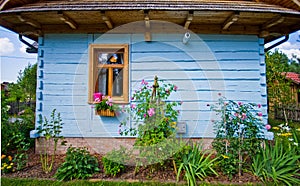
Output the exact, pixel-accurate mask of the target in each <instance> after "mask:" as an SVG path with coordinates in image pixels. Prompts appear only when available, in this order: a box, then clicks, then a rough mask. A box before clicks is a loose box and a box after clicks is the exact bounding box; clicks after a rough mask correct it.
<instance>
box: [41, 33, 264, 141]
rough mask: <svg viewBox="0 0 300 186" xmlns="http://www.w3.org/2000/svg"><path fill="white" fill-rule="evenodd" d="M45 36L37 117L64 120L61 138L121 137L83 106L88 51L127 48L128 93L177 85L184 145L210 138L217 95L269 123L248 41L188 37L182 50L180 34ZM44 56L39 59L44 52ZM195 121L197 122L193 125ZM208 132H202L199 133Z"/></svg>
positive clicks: (253, 42)
mask: <svg viewBox="0 0 300 186" xmlns="http://www.w3.org/2000/svg"><path fill="white" fill-rule="evenodd" d="M152 39H153V42H144V35H143V34H133V35H131V34H107V35H100V34H95V35H93V34H45V36H44V38H40V39H39V42H40V43H41V45H40V47H39V52H40V53H42V54H43V55H41V56H40V57H39V66H38V68H39V71H38V72H39V76H38V82H39V83H38V87H39V90H38V92H39V95H40V96H39V98H40V99H39V102H38V108H37V109H38V113H39V114H42V115H44V116H50V113H51V111H52V109H53V108H56V109H57V110H58V112H61V116H62V119H63V122H64V123H65V126H64V129H63V130H64V131H63V134H64V135H65V136H66V137H84V136H85V137H109V136H114V137H117V136H118V132H117V130H118V125H119V123H120V121H119V120H118V118H104V117H99V116H97V115H95V113H94V109H93V108H92V106H91V105H89V104H88V103H87V99H88V98H87V93H88V77H89V69H88V68H89V67H88V64H89V56H88V54H89V53H88V44H89V43H102V44H114V43H118V44H122V43H128V44H130V46H129V50H130V54H129V58H130V60H129V61H130V64H129V69H130V92H132V91H133V90H134V89H136V88H137V87H138V85H139V82H140V81H141V80H142V79H146V80H149V81H153V76H154V75H158V76H159V77H160V78H161V79H165V80H167V81H169V82H172V83H174V84H176V85H177V86H178V87H179V91H178V92H177V93H176V95H174V96H171V99H172V100H175V101H183V103H184V104H183V105H182V107H181V114H180V120H183V121H187V124H188V126H187V131H188V132H187V134H185V135H183V136H184V137H213V136H214V134H213V130H212V123H211V121H210V120H211V119H213V118H215V115H214V114H213V113H211V112H210V110H209V107H207V106H206V105H207V104H208V103H209V104H212V103H214V102H215V101H217V98H218V93H222V95H224V96H226V97H227V98H228V99H233V100H236V101H243V102H255V103H260V104H263V110H264V111H263V112H264V119H265V120H266V118H267V115H266V106H267V100H266V85H265V64H264V58H263V54H262V49H263V44H262V43H263V42H262V41H261V39H259V38H258V37H256V36H248V35H247V36H246V35H197V36H196V35H192V39H191V41H190V42H189V43H188V44H187V45H184V44H182V42H181V40H182V35H181V34H152ZM42 51H43V52H42ZM196 116H197V117H196ZM203 129H205V130H206V131H203Z"/></svg>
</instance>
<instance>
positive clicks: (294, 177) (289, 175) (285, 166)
mask: <svg viewBox="0 0 300 186" xmlns="http://www.w3.org/2000/svg"><path fill="white" fill-rule="evenodd" d="M264 145H265V148H262V149H260V151H259V152H258V153H257V154H256V155H255V156H253V158H252V161H253V163H252V172H253V174H254V175H256V176H257V177H259V178H260V179H261V180H262V181H263V182H268V181H272V182H274V183H275V184H276V185H278V184H281V183H285V184H287V185H297V184H299V183H300V179H299V177H300V173H299V171H300V169H299V165H298V164H297V162H298V161H299V160H300V155H297V154H296V151H295V150H294V149H290V150H285V147H284V144H282V143H281V142H280V141H278V140H275V144H274V145H273V144H271V143H268V142H265V143H264Z"/></svg>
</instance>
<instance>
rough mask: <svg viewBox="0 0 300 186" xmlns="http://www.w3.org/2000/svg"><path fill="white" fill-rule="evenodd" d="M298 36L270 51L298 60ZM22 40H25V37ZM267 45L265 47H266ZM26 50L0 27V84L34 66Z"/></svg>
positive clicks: (13, 34)
mask: <svg viewBox="0 0 300 186" xmlns="http://www.w3.org/2000/svg"><path fill="white" fill-rule="evenodd" d="M299 35H300V30H299V31H297V32H295V33H293V34H290V38H289V40H288V41H287V42H285V43H283V44H281V45H279V46H278V47H276V48H274V49H272V50H271V51H274V50H275V49H278V50H280V51H282V52H283V53H285V54H287V56H288V57H289V58H290V59H291V58H292V57H293V55H296V56H297V57H298V58H300V38H299ZM23 38H24V39H26V38H25V37H23ZM281 39H282V38H281ZM281 39H279V40H281ZM26 40H27V41H28V42H29V43H33V42H34V41H32V40H30V39H26ZM275 42H276V41H275ZM271 44H272V43H271ZM269 45H270V44H269ZM269 45H266V47H268V46H269ZM26 48H27V46H26V45H25V44H23V43H22V42H21V41H19V39H18V34H16V33H14V32H11V31H9V30H7V29H5V28H3V27H0V66H1V73H0V77H1V79H0V82H16V81H17V77H18V75H19V72H20V71H22V70H24V69H25V67H27V66H28V64H34V63H36V62H37V54H28V53H26Z"/></svg>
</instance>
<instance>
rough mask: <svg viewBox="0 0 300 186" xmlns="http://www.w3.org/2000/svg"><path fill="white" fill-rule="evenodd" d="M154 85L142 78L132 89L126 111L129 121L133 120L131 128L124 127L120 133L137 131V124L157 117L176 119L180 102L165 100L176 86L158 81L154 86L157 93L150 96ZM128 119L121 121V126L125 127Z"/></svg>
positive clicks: (125, 133) (168, 119)
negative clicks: (156, 85) (136, 86)
mask: <svg viewBox="0 0 300 186" xmlns="http://www.w3.org/2000/svg"><path fill="white" fill-rule="evenodd" d="M153 88H154V85H151V83H149V82H148V81H146V80H145V79H143V80H142V81H141V83H140V86H139V87H138V88H137V89H136V90H134V91H133V95H132V96H131V102H132V103H131V104H130V105H129V106H128V109H127V110H126V113H129V115H130V116H131V118H132V119H131V121H134V123H133V125H132V126H134V127H133V128H131V129H124V131H123V133H122V132H121V134H124V135H128V134H129V132H128V131H129V130H130V131H131V132H132V131H134V132H133V134H136V133H137V128H138V125H140V124H141V123H145V122H150V120H156V119H157V118H158V117H162V118H167V120H166V121H170V122H171V121H176V120H177V117H178V115H179V112H178V110H176V107H178V106H179V105H181V104H182V102H179V101H178V102H170V101H167V99H168V98H169V96H170V95H171V94H172V93H173V92H176V91H177V90H178V87H177V86H175V85H173V84H170V83H164V82H163V81H158V87H156V92H157V93H158V94H157V95H156V96H155V97H153V96H152V91H153ZM127 122H128V121H123V122H122V125H123V126H124V127H123V128H126V127H125V126H126V123H127Z"/></svg>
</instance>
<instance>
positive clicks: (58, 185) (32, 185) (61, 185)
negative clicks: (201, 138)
mask: <svg viewBox="0 0 300 186" xmlns="http://www.w3.org/2000/svg"><path fill="white" fill-rule="evenodd" d="M1 185H3V186H20V185H22V186H23V185H24V186H36V185H39V186H43V185H46V186H85V185H87V186H143V185H146V186H160V185H162V186H177V185H179V186H183V185H184V184H176V183H160V182H125V181H119V182H116V181H87V180H75V181H68V182H59V181H53V180H41V179H25V178H22V179H21V178H3V177H2V178H1ZM227 185H232V186H234V184H227ZM244 185H245V186H252V185H253V184H244ZM199 186H225V185H224V184H210V183H200V184H199Z"/></svg>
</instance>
